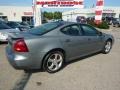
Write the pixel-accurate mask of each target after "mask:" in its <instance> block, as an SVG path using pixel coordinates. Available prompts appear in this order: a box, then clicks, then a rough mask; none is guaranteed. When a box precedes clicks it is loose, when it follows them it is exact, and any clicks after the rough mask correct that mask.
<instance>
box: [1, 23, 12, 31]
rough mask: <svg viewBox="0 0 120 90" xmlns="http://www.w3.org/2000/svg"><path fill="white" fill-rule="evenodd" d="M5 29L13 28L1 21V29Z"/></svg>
mask: <svg viewBox="0 0 120 90" xmlns="http://www.w3.org/2000/svg"><path fill="white" fill-rule="evenodd" d="M3 29H11V28H10V27H9V26H8V25H6V24H4V23H0V30H3Z"/></svg>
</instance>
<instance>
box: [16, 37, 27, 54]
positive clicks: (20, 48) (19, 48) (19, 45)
mask: <svg viewBox="0 0 120 90" xmlns="http://www.w3.org/2000/svg"><path fill="white" fill-rule="evenodd" d="M14 51H16V52H28V51H29V50H28V48H27V45H26V43H25V41H24V40H23V39H19V40H17V41H16V42H15V44H14Z"/></svg>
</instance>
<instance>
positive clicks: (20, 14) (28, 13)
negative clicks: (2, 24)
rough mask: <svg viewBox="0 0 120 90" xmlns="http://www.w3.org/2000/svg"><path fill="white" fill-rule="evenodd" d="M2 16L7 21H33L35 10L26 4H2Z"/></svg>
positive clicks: (0, 16)
mask: <svg viewBox="0 0 120 90" xmlns="http://www.w3.org/2000/svg"><path fill="white" fill-rule="evenodd" d="M0 18H2V19H4V20H7V21H18V22H22V21H25V22H27V23H28V24H30V25H31V24H32V23H33V10H32V6H31V7H26V6H0Z"/></svg>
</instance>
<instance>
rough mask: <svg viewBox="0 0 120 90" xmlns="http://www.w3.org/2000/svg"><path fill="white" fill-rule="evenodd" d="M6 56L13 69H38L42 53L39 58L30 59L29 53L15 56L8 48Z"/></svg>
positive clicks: (40, 64)
mask: <svg viewBox="0 0 120 90" xmlns="http://www.w3.org/2000/svg"><path fill="white" fill-rule="evenodd" d="M6 56H7V59H8V61H9V63H10V64H11V65H12V66H13V67H14V68H15V69H21V70H24V69H25V70H26V69H40V68H41V66H42V59H43V56H44V53H41V54H40V56H39V57H38V56H34V57H32V55H31V54H29V53H26V54H25V53H24V54H15V53H14V52H13V51H12V50H11V48H10V47H9V46H7V47H6Z"/></svg>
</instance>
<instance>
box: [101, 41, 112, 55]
mask: <svg viewBox="0 0 120 90" xmlns="http://www.w3.org/2000/svg"><path fill="white" fill-rule="evenodd" d="M111 48H112V41H111V40H108V41H106V43H105V46H104V48H103V50H102V53H103V54H108V53H109V52H110V50H111Z"/></svg>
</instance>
